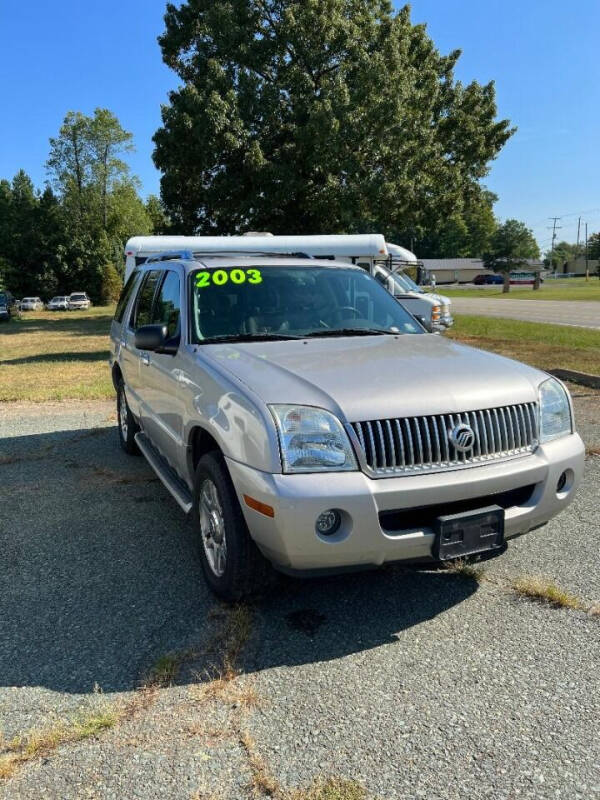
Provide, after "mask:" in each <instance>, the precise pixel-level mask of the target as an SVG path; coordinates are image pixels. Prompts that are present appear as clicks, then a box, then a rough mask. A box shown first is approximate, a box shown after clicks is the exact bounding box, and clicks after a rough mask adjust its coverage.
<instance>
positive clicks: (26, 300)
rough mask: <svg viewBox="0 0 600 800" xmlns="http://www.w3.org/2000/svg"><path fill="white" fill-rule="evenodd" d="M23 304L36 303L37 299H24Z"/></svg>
mask: <svg viewBox="0 0 600 800" xmlns="http://www.w3.org/2000/svg"><path fill="white" fill-rule="evenodd" d="M23 302H24V303H35V297H24V298H23Z"/></svg>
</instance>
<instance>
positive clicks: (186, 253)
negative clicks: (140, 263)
mask: <svg viewBox="0 0 600 800" xmlns="http://www.w3.org/2000/svg"><path fill="white" fill-rule="evenodd" d="M174 258H186V259H189V260H190V261H191V260H192V259H193V258H194V254H193V253H192V252H191V250H174V251H173V252H171V253H157V255H155V256H149V257H148V258H147V259H146V260H145V261H144V264H154V263H155V262H157V261H171V260H172V259H174Z"/></svg>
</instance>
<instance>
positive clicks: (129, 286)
mask: <svg viewBox="0 0 600 800" xmlns="http://www.w3.org/2000/svg"><path fill="white" fill-rule="evenodd" d="M136 278H137V273H136V272H132V274H131V275H130V276H129V280H128V281H127V283H126V284H125V286H124V287H123V289H122V290H121V296H120V297H119V302H118V303H117V308H116V310H115V322H121V320H122V319H123V314H124V313H125V308H126V307H127V303H128V302H129V298H130V297H131V293H132V291H133V287H134V286H135V281H136Z"/></svg>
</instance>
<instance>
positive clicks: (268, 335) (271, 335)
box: [196, 333, 304, 344]
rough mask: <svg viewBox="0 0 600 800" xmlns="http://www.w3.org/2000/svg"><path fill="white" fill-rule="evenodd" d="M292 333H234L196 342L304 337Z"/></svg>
mask: <svg viewBox="0 0 600 800" xmlns="http://www.w3.org/2000/svg"><path fill="white" fill-rule="evenodd" d="M303 338H304V337H303V336H294V335H293V334H291V333H233V334H228V335H225V336H208V337H207V338H206V339H201V340H200V341H199V342H196V344H226V343H227V342H240V343H243V342H281V341H285V340H286V339H303Z"/></svg>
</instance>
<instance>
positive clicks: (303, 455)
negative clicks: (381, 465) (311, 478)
mask: <svg viewBox="0 0 600 800" xmlns="http://www.w3.org/2000/svg"><path fill="white" fill-rule="evenodd" d="M270 409H271V413H272V414H273V417H274V418H275V424H276V425H277V433H278V434H279V447H280V449H281V461H282V466H283V471H284V472H338V471H343V470H355V469H357V468H358V467H357V464H356V458H355V457H354V453H353V451H352V445H351V444H350V440H349V439H348V434H347V433H346V431H345V430H344V427H343V425H342V423H341V422H340V421H339V419H338V418H337V417H336V416H334V415H333V414H331V413H330V412H329V411H325V410H324V409H322V408H313V407H312V406H288V405H273V406H270Z"/></svg>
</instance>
